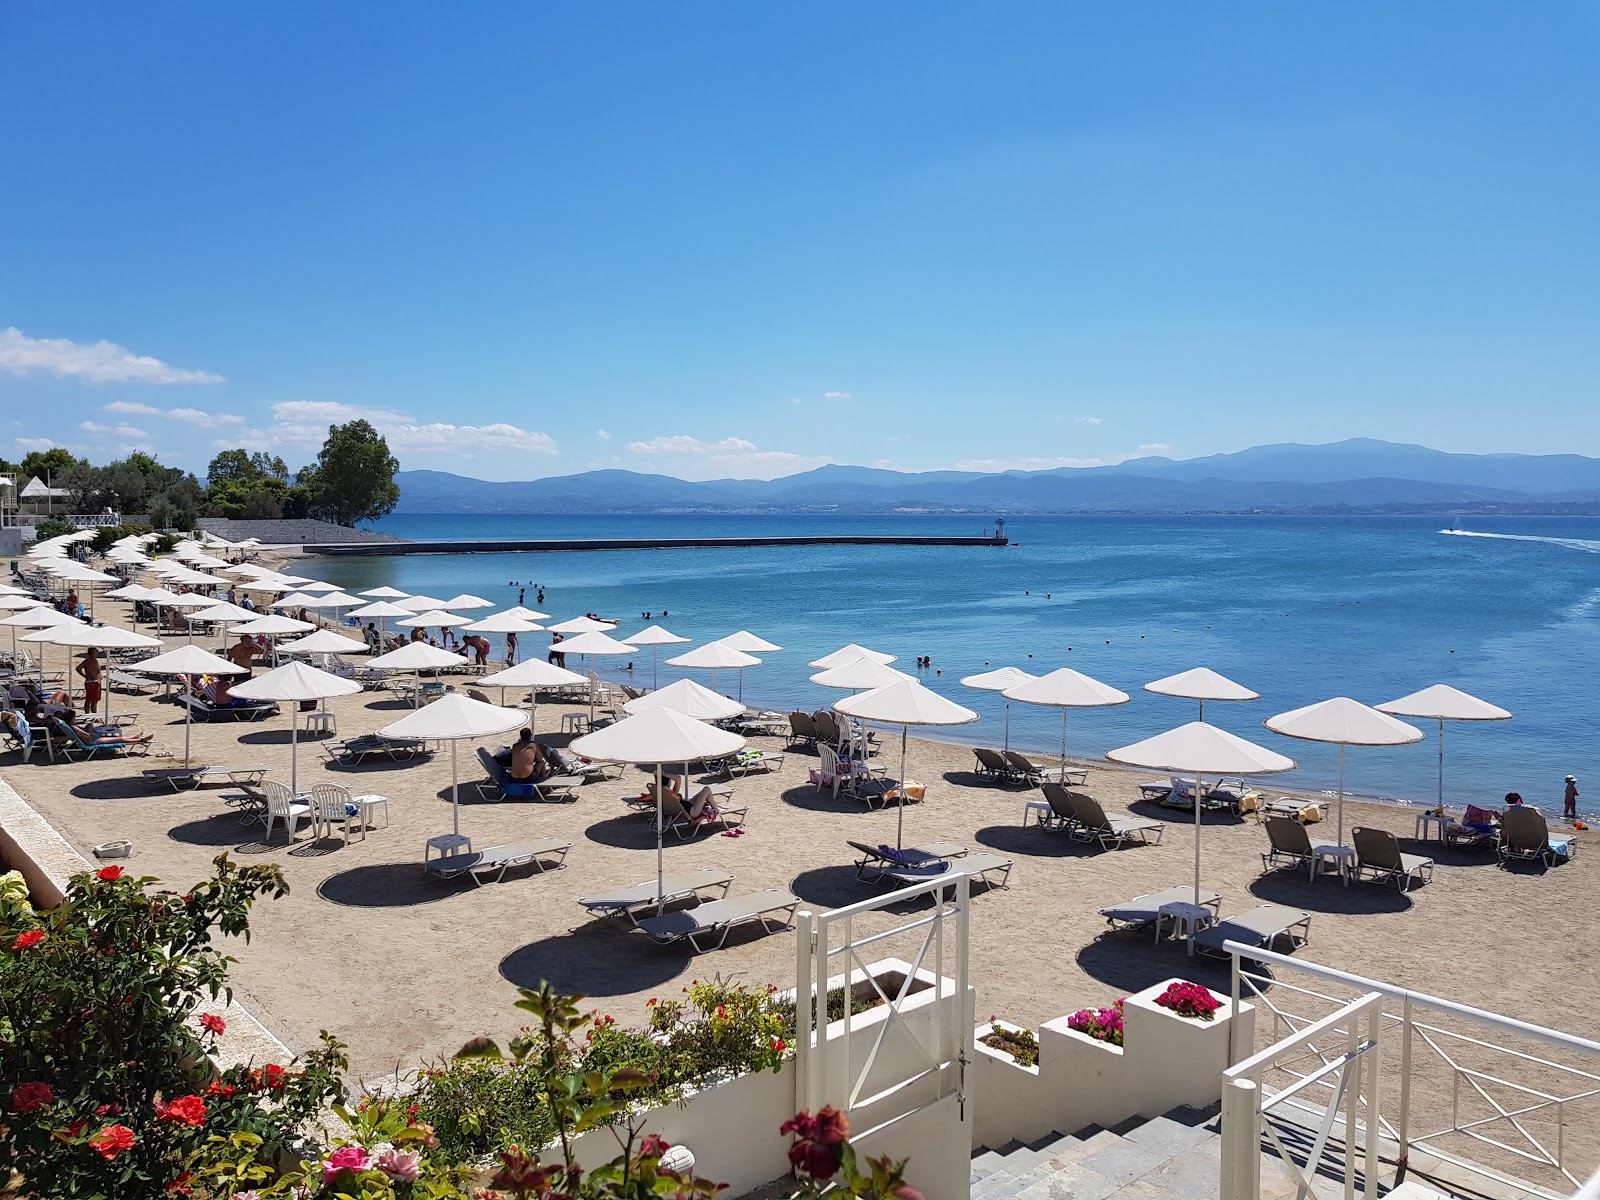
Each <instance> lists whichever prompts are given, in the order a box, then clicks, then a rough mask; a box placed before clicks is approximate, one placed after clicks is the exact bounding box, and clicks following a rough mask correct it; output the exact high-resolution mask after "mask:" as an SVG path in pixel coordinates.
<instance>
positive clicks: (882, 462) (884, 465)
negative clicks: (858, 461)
mask: <svg viewBox="0 0 1600 1200" xmlns="http://www.w3.org/2000/svg"><path fill="white" fill-rule="evenodd" d="M872 465H873V466H875V467H878V468H880V469H881V470H884V471H892V470H894V459H892V458H880V459H878V460H877V461H876V462H874V463H873V464H872Z"/></svg>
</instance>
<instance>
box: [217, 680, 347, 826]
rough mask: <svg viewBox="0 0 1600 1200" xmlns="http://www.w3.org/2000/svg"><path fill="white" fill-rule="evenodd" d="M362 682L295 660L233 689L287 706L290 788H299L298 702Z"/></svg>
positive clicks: (340, 691) (323, 698)
mask: <svg viewBox="0 0 1600 1200" xmlns="http://www.w3.org/2000/svg"><path fill="white" fill-rule="evenodd" d="M360 690H361V685H360V684H359V683H357V682H356V681H355V680H353V679H342V678H340V677H339V676H338V675H330V674H329V673H328V672H327V671H322V670H318V669H317V668H316V667H313V666H312V665H311V664H310V663H304V662H300V661H298V660H296V661H293V662H288V663H285V664H284V665H283V666H281V667H277V668H275V669H273V670H271V671H268V672H267V673H266V674H265V675H257V676H256V677H255V678H254V679H247V680H245V681H244V682H243V683H241V684H239V685H237V686H236V687H234V689H233V694H234V695H235V696H238V697H239V698H240V699H243V700H272V701H276V702H278V703H281V704H287V705H288V706H289V790H290V791H291V792H294V793H296V794H297V795H298V794H299V791H300V702H301V701H305V700H321V701H326V700H328V699H329V698H330V697H333V696H353V695H355V693H357V692H359V691H360Z"/></svg>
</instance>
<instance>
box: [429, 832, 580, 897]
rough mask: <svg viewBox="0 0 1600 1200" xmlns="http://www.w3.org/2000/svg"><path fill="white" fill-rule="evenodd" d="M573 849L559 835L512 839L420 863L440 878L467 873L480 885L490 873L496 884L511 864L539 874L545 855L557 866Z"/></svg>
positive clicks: (564, 860) (541, 871)
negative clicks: (556, 836)
mask: <svg viewBox="0 0 1600 1200" xmlns="http://www.w3.org/2000/svg"><path fill="white" fill-rule="evenodd" d="M571 849H572V843H571V842H563V841H562V840H561V839H560V838H540V839H538V840H537V841H532V842H514V843H512V844H511V845H507V846H490V847H489V848H488V849H487V850H477V851H474V852H473V853H471V854H447V855H445V857H443V858H434V859H429V860H428V861H427V862H426V863H424V864H423V866H422V872H423V874H425V875H437V876H438V877H439V878H440V879H454V878H455V877H456V876H457V875H468V876H470V877H471V879H472V882H473V883H475V884H478V885H480V886H481V885H482V884H483V883H484V882H485V877H486V876H488V875H491V874H492V875H493V876H494V880H493V882H495V883H499V882H500V880H502V879H504V878H505V877H506V872H507V871H508V870H509V869H510V868H512V867H521V866H527V865H528V864H529V863H531V864H533V866H534V867H536V868H537V869H538V871H539V872H540V874H543V873H544V871H545V870H546V869H547V868H546V867H545V865H544V863H543V862H542V861H541V860H543V859H546V858H552V857H553V858H555V859H556V860H557V861H556V865H557V866H565V865H566V861H567V851H568V850H571Z"/></svg>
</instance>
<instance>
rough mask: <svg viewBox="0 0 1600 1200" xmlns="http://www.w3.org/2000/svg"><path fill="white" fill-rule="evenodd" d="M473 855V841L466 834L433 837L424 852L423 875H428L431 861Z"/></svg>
mask: <svg viewBox="0 0 1600 1200" xmlns="http://www.w3.org/2000/svg"><path fill="white" fill-rule="evenodd" d="M471 853H472V839H471V838H469V837H468V836H467V835H466V834H464V833H441V834H440V835H439V836H438V837H431V838H429V839H428V844H427V846H426V847H424V848H423V851H422V871H423V874H427V871H428V860H429V859H432V858H448V857H450V855H452V854H471Z"/></svg>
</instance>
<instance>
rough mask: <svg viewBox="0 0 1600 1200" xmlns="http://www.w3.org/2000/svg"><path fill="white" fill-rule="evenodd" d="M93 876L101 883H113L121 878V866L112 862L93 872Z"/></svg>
mask: <svg viewBox="0 0 1600 1200" xmlns="http://www.w3.org/2000/svg"><path fill="white" fill-rule="evenodd" d="M94 877H95V878H96V879H98V880H100V882H102V883H115V882H116V881H117V880H119V879H121V878H122V868H121V867H119V866H117V865H116V864H115V863H113V864H112V865H111V866H109V867H101V868H100V869H99V870H98V871H96V872H95V873H94Z"/></svg>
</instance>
